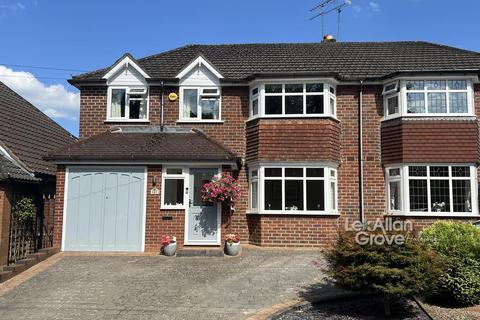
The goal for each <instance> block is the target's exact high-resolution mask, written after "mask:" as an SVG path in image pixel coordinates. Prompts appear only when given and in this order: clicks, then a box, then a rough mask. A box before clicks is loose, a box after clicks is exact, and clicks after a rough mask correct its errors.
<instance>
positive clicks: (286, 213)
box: [247, 211, 340, 217]
mask: <svg viewBox="0 0 480 320" xmlns="http://www.w3.org/2000/svg"><path fill="white" fill-rule="evenodd" d="M247 214H250V215H260V216H272V215H273V216H330V217H338V216H340V214H339V213H338V212H308V211H296V212H295V211H275V212H266V211H259V212H253V211H247Z"/></svg>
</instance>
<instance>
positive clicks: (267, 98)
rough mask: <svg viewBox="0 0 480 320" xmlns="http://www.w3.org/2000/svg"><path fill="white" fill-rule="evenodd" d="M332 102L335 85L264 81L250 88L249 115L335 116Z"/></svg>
mask: <svg viewBox="0 0 480 320" xmlns="http://www.w3.org/2000/svg"><path fill="white" fill-rule="evenodd" d="M335 105H336V97H335V87H334V86H333V85H331V84H329V83H325V82H316V81H312V82H285V83H275V82H271V83H268V82H267V83H261V84H258V85H255V86H253V87H251V88H250V118H256V117H265V118H267V117H270V118H279V117H324V116H335V109H336V107H335Z"/></svg>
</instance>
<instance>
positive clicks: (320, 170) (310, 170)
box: [307, 168, 323, 177]
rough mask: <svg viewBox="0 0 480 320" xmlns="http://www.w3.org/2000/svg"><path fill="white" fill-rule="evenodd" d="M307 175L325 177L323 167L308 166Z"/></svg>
mask: <svg viewBox="0 0 480 320" xmlns="http://www.w3.org/2000/svg"><path fill="white" fill-rule="evenodd" d="M307 177H323V168H307Z"/></svg>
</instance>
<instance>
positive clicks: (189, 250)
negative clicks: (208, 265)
mask: <svg viewBox="0 0 480 320" xmlns="http://www.w3.org/2000/svg"><path fill="white" fill-rule="evenodd" d="M223 256H224V253H223V248H222V247H220V246H213V247H203V246H184V247H183V248H182V249H180V250H177V257H223Z"/></svg>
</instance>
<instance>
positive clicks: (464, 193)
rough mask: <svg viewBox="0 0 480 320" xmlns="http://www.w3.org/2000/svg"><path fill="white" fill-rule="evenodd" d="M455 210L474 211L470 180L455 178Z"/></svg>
mask: <svg viewBox="0 0 480 320" xmlns="http://www.w3.org/2000/svg"><path fill="white" fill-rule="evenodd" d="M452 183H453V185H452V187H453V211H454V212H472V201H471V197H472V195H471V188H470V180H453V181H452Z"/></svg>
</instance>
